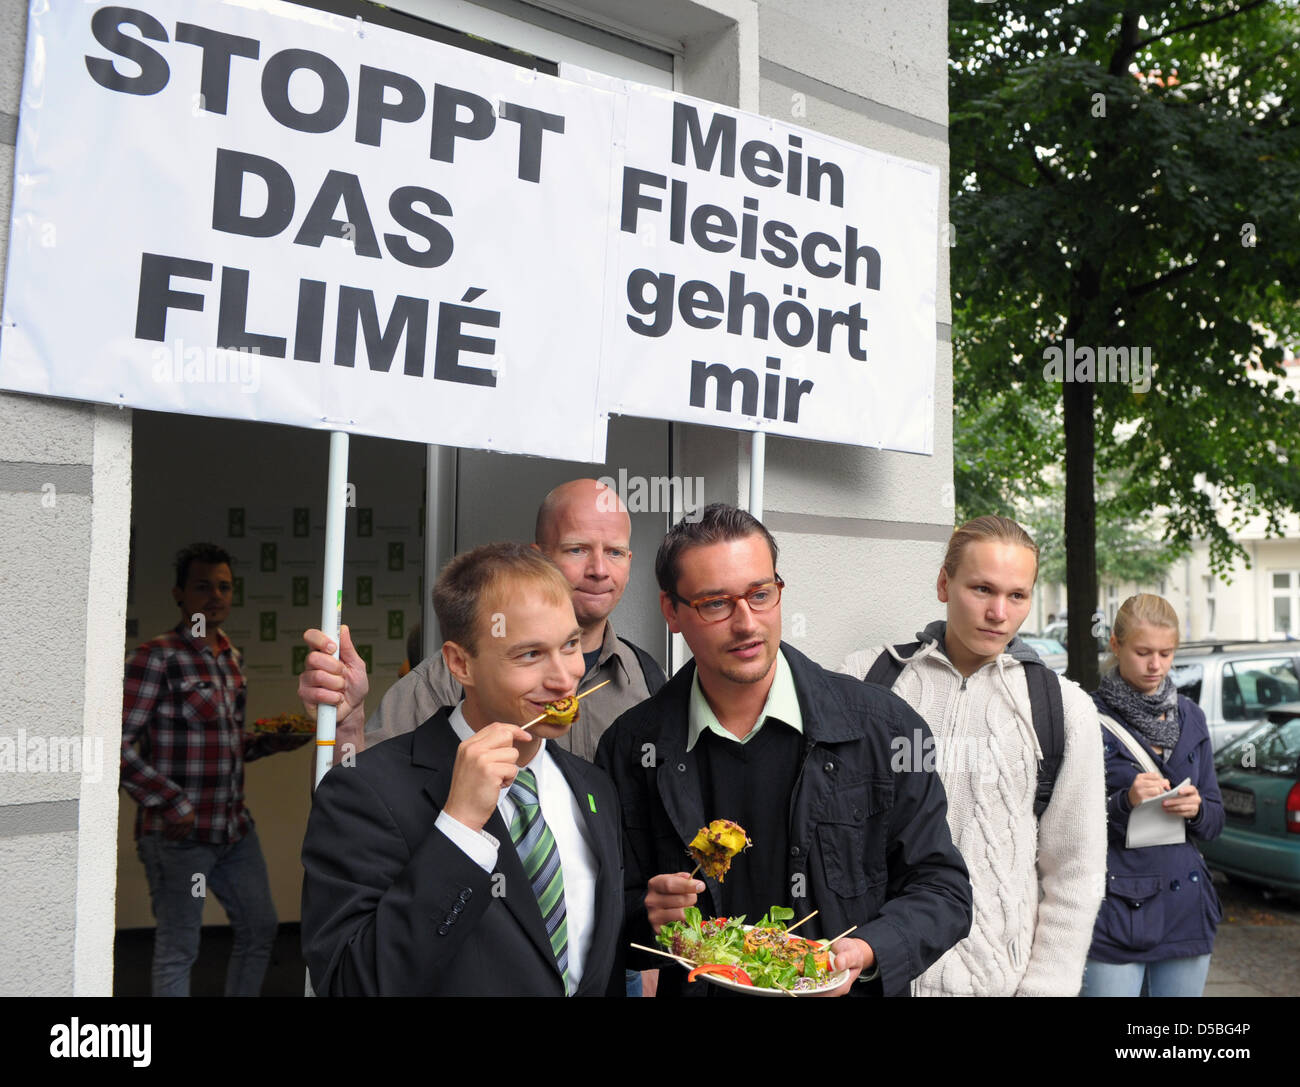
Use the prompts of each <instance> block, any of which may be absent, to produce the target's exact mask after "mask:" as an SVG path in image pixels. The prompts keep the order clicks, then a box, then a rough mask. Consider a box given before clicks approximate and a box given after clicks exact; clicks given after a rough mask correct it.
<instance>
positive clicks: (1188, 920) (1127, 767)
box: [1088, 695, 1223, 963]
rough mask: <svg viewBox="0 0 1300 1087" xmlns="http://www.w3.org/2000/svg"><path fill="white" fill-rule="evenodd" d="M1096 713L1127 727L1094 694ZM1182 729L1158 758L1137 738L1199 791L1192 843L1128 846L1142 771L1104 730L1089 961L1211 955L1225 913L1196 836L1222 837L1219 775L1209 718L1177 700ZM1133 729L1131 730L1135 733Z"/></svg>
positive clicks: (1190, 826)
mask: <svg viewBox="0 0 1300 1087" xmlns="http://www.w3.org/2000/svg"><path fill="white" fill-rule="evenodd" d="M1093 701H1094V702H1095V703H1096V704H1097V709H1098V711H1099V712H1101V713H1104V714H1106V715H1107V716H1108V717H1110V718H1112V719H1113V720H1116V721H1119V723H1120V724H1121V725H1125V726H1126V727H1127V722H1126V721H1124V720H1122V719H1121V718H1120V717H1119V716H1118V715H1117V714H1116V712H1115V711H1114V710H1113V709H1112V708H1111V707H1110V706H1108V705H1107V704H1106V703H1105V702H1103V701H1102V700H1101V698H1100V697H1098V696H1097V695H1093ZM1178 720H1179V723H1180V725H1181V726H1182V731H1181V733H1180V734H1179V737H1178V743H1177V745H1176V746H1175V747H1174V749H1173V751H1171V752H1166V755H1167V756H1168V757H1167V758H1165V759H1161V758H1160V757H1159V756H1157V755H1156V753H1155V752H1154V751H1153V750H1152V749H1151V745H1150V744H1149V743H1147V741H1146V740H1144V739H1143V738H1142V737H1141V736H1140V735H1138V734H1137V733H1133V735H1134V738H1135V739H1137V741H1138V742H1139V743H1140V744H1141V745H1142V746H1143V747H1144V748H1145V749H1146V752H1147V754H1148V755H1150V756H1151V758H1152V760H1153V761H1154V762H1155V764H1156V765H1157V766H1158V767H1160V768H1161V772H1162V773H1163V774H1164V776H1165V777H1166V778H1168V779H1169V784H1170V785H1177V784H1178V783H1179V782H1181V781H1182V780H1183V778H1190V779H1191V783H1192V784H1193V785H1195V786H1196V788H1197V789H1198V790H1199V791H1200V794H1201V810H1200V811H1199V812H1198V813H1197V815H1196V818H1195V819H1189V820H1188V821H1187V841H1186V842H1184V843H1183V844H1181V845H1156V846H1148V847H1147V848H1145V849H1126V848H1125V846H1124V838H1125V835H1126V834H1127V832H1128V817H1129V812H1130V811H1132V808H1131V807H1130V805H1129V800H1128V790H1129V786H1131V785H1132V784H1133V779H1134V778H1135V777H1137V775H1138V774H1140V773H1142V768H1141V767H1140V766H1138V764H1137V762H1136V761H1135V760H1134V758H1133V756H1132V755H1131V754H1129V752H1128V750H1127V749H1126V748H1125V747H1124V745H1123V744H1121V743H1120V742H1119V741H1118V740H1117V739H1116V738H1115V737H1114V736H1112V735H1111V734H1110V733H1109V732H1107V731H1104V730H1103V733H1102V741H1103V749H1104V751H1105V757H1106V797H1107V802H1106V811H1107V819H1108V823H1109V836H1110V848H1109V850H1108V851H1107V854H1106V897H1105V899H1103V900H1102V904H1101V911H1100V912H1099V913H1098V914H1097V922H1096V925H1095V926H1094V927H1093V933H1092V949H1091V950H1090V951H1089V952H1088V957H1089V958H1091V959H1096V960H1098V961H1099V962H1109V963H1125V962H1162V961H1164V960H1166V959H1182V958H1189V957H1191V956H1194V955H1208V954H1209V953H1210V951H1211V950H1212V949H1213V947H1214V930H1215V928H1216V927H1217V926H1218V923H1219V918H1220V917H1221V916H1222V911H1221V910H1220V907H1219V896H1218V895H1217V894H1216V893H1215V890H1214V885H1213V884H1212V883H1211V882H1210V874H1209V871H1208V870H1207V869H1206V867H1205V862H1204V861H1203V860H1202V859H1201V854H1200V851H1199V850H1198V849H1197V848H1196V846H1195V845H1194V844H1193V841H1192V839H1194V838H1202V839H1207V840H1208V839H1210V838H1217V837H1218V835H1219V832H1220V831H1221V830H1222V829H1223V802H1222V800H1220V798H1219V783H1218V781H1217V779H1216V778H1215V776H1214V752H1213V747H1212V745H1211V743H1210V733H1209V729H1208V728H1207V727H1206V724H1205V714H1204V713H1202V712H1201V708H1200V707H1199V706H1197V705H1196V703H1195V702H1191V701H1189V700H1188V699H1186V698H1184V697H1183V696H1182V695H1179V696H1178ZM1132 731H1133V730H1131V729H1130V732H1132Z"/></svg>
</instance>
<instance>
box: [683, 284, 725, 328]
mask: <svg viewBox="0 0 1300 1087" xmlns="http://www.w3.org/2000/svg"><path fill="white" fill-rule="evenodd" d="M677 306H678V309H680V310H681V314H682V320H683V321H685V322H686V323H687V324H688V325H690V326H691V328H717V327H718V325H720V324H722V318H721V317H708V316H701V314H709V313H721V312H722V292H721V291H720V290H718V288H717V287H715V286H714V285H713V284H712V283H708V282H705V281H704V280H703V279H692V280H689V281H688V282H686V283H683V284H682V293H681V295H680V297H679V298H678V302H677Z"/></svg>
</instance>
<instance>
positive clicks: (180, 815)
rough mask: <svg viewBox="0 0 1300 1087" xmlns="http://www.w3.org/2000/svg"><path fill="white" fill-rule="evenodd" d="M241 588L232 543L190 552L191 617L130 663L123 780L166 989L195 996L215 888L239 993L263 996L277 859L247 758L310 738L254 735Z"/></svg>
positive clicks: (159, 979) (156, 985) (183, 597)
mask: <svg viewBox="0 0 1300 1087" xmlns="http://www.w3.org/2000/svg"><path fill="white" fill-rule="evenodd" d="M232 590H233V583H232V578H231V573H230V556H229V555H228V554H227V553H226V552H225V551H223V550H222V549H221V548H219V547H216V546H215V545H213V544H194V545H192V546H191V547H188V548H186V549H185V550H184V551H181V552H180V553H179V554H178V555H177V556H176V587H175V588H173V589H172V596H173V597H174V598H175V600H176V603H177V605H178V606H179V607H180V611H181V621H180V622H179V623H177V625H176V627H175V629H173V630H171V631H169V632H168V633H166V634H162V635H160V636H159V637H157V638H154V639H153V640H152V641H150V642H146V643H145V644H144V645H142V646H140V648H139V649H137V650H136V651H135V653H134V654H133V655H132V656H131V658H130V659H129V660H128V662H127V666H126V681H125V685H124V697H123V705H122V786H123V788H125V789H126V791H127V792H128V793H130V794H131V797H132V798H133V799H134V800H135V801H136V802H137V803H138V804H139V805H140V808H139V811H138V812H137V813H136V821H135V837H136V849H137V851H138V852H139V854H140V860H141V861H142V862H143V863H144V867H145V874H146V875H147V876H148V878H149V894H150V898H151V899H152V903H153V912H154V917H155V918H156V919H157V922H158V927H157V932H156V934H155V937H154V958H153V994H154V996H188V995H189V989H190V967H191V966H192V965H193V964H194V960H195V958H196V957H197V956H198V951H199V931H200V927H201V925H202V920H203V902H204V897H205V895H206V889H207V887H208V886H211V888H212V890H213V892H214V893H215V894H216V896H217V899H218V901H219V902H220V903H221V904H222V906H223V907H224V908H225V910H226V913H227V915H228V916H229V917H230V923H231V926H232V928H233V929H234V933H235V942H234V948H233V950H232V952H231V957H230V966H229V968H228V970H227V973H226V995H227V996H257V995H258V993H259V992H260V991H261V988H262V978H263V976H264V975H265V973H266V966H267V962H268V960H269V959H270V954H271V945H272V943H273V942H274V940H275V934H276V928H277V923H278V919H277V918H276V914H275V907H274V905H273V904H272V902H271V887H270V883H269V881H268V879H267V874H266V862H265V861H264V860H263V858H262V849H261V846H260V845H259V844H258V840H257V831H256V830H255V829H254V828H253V820H252V818H251V817H250V816H249V814H248V809H247V808H245V807H244V762H245V761H246V760H249V759H255V758H261V757H262V756H263V755H269V754H272V753H274V752H276V751H283V750H287V749H288V748H289V747H296V746H298V745H299V744H300V743H302V742H304V740H303V739H300V738H297V737H294V738H291V739H285V738H281V737H273V736H264V737H256V738H254V737H250V736H246V735H245V734H244V698H245V690H244V676H243V673H242V672H241V671H240V668H239V655H238V653H237V652H236V650H235V648H234V647H233V646H232V645H231V644H230V640H229V639H228V638H227V637H226V636H225V634H224V633H222V631H221V629H220V624H221V623H222V622H223V621H224V620H225V619H226V617H227V616H228V615H229V614H230V602H231V592H232ZM137 744H138V745H139V750H138V751H137V750H136V745H137Z"/></svg>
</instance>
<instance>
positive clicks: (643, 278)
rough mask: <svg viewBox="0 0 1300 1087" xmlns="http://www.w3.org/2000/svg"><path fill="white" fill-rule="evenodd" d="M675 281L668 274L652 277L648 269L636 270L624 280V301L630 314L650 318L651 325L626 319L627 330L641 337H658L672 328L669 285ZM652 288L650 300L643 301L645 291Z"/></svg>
mask: <svg viewBox="0 0 1300 1087" xmlns="http://www.w3.org/2000/svg"><path fill="white" fill-rule="evenodd" d="M676 281H677V277H676V276H674V275H673V274H672V273H671V272H665V273H664V274H663V275H655V273H654V272H652V271H650V269H649V268H637V269H636V270H635V271H634V272H633V273H632V274H631V275H630V276H628V277H627V301H628V305H630V306H631V307H632V309H633V311H634V312H636V313H639V314H641V315H642V316H644V317H649V316H650V315H651V314H653V315H654V320H653V321H638V320H637V319H636V318H635V317H633V316H632V314H630V313H629V314H628V315H627V327H628V328H630V329H631V330H632V331H633V332H639V333H640V334H641V335H642V336H662V335H663V334H664V333H665V332H667V331H668V330H669V329H670V328H671V327H672V324H673V284H674V283H675V282H676ZM647 287H653V288H654V297H653V298H646V296H645V289H646V288H647Z"/></svg>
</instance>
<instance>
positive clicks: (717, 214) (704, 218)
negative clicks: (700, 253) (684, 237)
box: [691, 204, 736, 253]
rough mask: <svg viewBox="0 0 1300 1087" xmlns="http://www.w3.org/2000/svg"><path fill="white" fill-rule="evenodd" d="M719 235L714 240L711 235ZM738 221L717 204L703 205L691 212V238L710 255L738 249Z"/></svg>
mask: <svg viewBox="0 0 1300 1087" xmlns="http://www.w3.org/2000/svg"><path fill="white" fill-rule="evenodd" d="M713 234H717V235H719V237H717V238H714V237H712V236H711V235H713ZM735 236H736V219H735V216H733V215H732V214H731V212H729V211H728V210H727V209H726V208H720V207H718V205H717V204H701V205H700V206H699V207H698V208H696V209H695V210H694V211H693V212H691V237H692V238H694V239H695V244H696V245H698V246H699V247H700V248H701V249H705V250H707V251H708V252H710V253H726V252H728V251H730V250H732V249H735V248H736V243H735V242H734V241H732V239H733V238H735Z"/></svg>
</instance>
